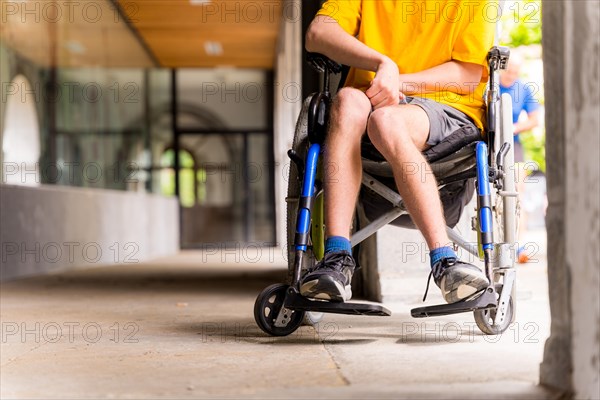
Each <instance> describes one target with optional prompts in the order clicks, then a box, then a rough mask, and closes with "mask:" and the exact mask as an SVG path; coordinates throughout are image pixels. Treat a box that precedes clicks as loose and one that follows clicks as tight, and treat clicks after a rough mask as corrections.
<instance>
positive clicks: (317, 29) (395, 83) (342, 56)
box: [306, 15, 483, 109]
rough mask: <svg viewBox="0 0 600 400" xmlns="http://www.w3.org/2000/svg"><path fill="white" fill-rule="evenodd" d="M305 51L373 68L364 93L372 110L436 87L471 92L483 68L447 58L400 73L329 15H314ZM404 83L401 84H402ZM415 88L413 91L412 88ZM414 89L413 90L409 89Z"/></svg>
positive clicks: (383, 56)
mask: <svg viewBox="0 0 600 400" xmlns="http://www.w3.org/2000/svg"><path fill="white" fill-rule="evenodd" d="M306 50H307V51H309V52H316V53H321V54H324V55H326V56H327V57H329V58H331V59H332V60H335V61H337V62H339V63H341V64H345V65H349V66H351V67H355V68H359V69H363V70H367V71H373V72H375V73H376V75H375V79H373V81H372V82H371V87H370V88H369V89H368V90H367V91H366V95H367V96H368V97H369V99H370V100H371V104H372V105H373V107H374V108H375V109H377V108H380V107H385V106H389V105H395V104H398V102H399V100H400V99H401V98H402V97H404V94H403V93H401V90H406V91H407V92H406V93H407V94H416V93H419V92H420V93H422V92H423V91H434V90H435V89H436V86H437V89H438V90H439V87H440V86H441V87H448V89H449V90H451V91H457V90H459V88H460V89H461V91H460V92H457V93H459V94H468V93H471V92H472V91H473V90H474V89H475V87H476V86H477V85H476V84H471V83H479V81H480V80H481V74H482V72H483V67H482V66H480V65H477V64H470V63H464V62H458V61H450V62H447V63H444V64H442V65H438V66H436V67H434V68H430V69H428V70H425V71H421V72H418V73H414V74H404V75H400V71H399V70H398V65H397V64H396V63H395V62H394V61H393V60H392V59H391V58H389V57H388V56H386V55H384V54H381V53H379V52H377V51H375V50H373V49H371V48H370V47H368V46H367V45H365V44H364V43H362V42H360V41H359V40H358V39H356V38H355V37H353V36H352V35H350V34H348V33H347V32H346V31H344V30H343V29H342V28H341V27H340V26H339V24H338V23H337V21H336V20H334V19H333V18H331V17H327V16H322V15H319V16H317V17H316V18H315V19H314V21H313V22H312V23H311V25H310V27H309V28H308V31H307V33H306ZM401 86H403V87H401ZM415 87H416V90H415ZM412 90H414V91H412Z"/></svg>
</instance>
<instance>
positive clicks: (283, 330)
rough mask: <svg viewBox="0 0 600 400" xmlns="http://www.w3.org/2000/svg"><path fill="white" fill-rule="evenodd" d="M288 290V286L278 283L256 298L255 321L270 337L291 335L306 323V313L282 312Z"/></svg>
mask: <svg viewBox="0 0 600 400" xmlns="http://www.w3.org/2000/svg"><path fill="white" fill-rule="evenodd" d="M288 288H289V286H288V285H284V284H281V283H277V284H274V285H271V286H269V287H267V288H266V289H264V290H263V291H262V292H261V293H260V294H259V295H258V297H257V298H256V302H255V303H254V320H255V321H256V324H257V325H258V327H259V328H260V329H262V330H263V332H265V333H268V334H269V335H272V336H287V335H290V334H291V333H293V332H294V331H295V330H296V329H298V327H299V326H300V325H301V324H302V321H304V311H297V310H289V309H284V310H283V312H281V311H282V310H281V309H282V307H283V302H284V300H285V294H286V292H287V290H288ZM280 314H281V315H280Z"/></svg>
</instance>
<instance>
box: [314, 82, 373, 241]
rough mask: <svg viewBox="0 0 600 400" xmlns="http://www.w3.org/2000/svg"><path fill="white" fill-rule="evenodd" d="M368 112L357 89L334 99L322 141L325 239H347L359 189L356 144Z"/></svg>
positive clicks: (345, 92) (357, 148) (365, 99)
mask: <svg viewBox="0 0 600 400" xmlns="http://www.w3.org/2000/svg"><path fill="white" fill-rule="evenodd" d="M370 112H371V103H370V102H369V98H368V97H367V96H366V95H365V94H364V93H363V92H362V91H360V90H358V89H354V88H344V89H342V90H341V91H340V92H339V93H338V95H337V96H336V98H335V100H334V103H333V107H332V110H331V115H330V120H329V132H328V134H327V140H326V142H325V150H324V152H325V153H324V167H325V177H324V178H325V182H324V190H325V191H324V193H325V229H326V232H325V233H326V236H328V237H330V236H342V237H345V238H349V236H350V225H351V223H352V217H353V215H354V210H355V207H356V199H357V197H358V191H359V190H360V184H361V176H362V161H361V158H360V141H361V138H362V136H363V135H364V133H365V131H366V129H367V121H368V119H369V114H370Z"/></svg>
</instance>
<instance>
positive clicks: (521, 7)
mask: <svg viewBox="0 0 600 400" xmlns="http://www.w3.org/2000/svg"><path fill="white" fill-rule="evenodd" d="M502 28H503V29H502V30H503V35H502V37H501V38H500V42H501V44H502V45H504V46H509V47H512V48H514V47H519V46H528V45H531V44H541V43H542V3H541V0H520V1H513V2H510V3H508V4H506V6H505V8H504V14H503V17H502Z"/></svg>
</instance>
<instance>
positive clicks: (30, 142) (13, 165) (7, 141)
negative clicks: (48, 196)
mask: <svg viewBox="0 0 600 400" xmlns="http://www.w3.org/2000/svg"><path fill="white" fill-rule="evenodd" d="M10 86H11V87H12V88H13V89H14V90H15V94H13V95H11V96H8V99H7V102H6V110H5V111H6V112H5V115H6V121H5V123H4V130H3V132H2V153H3V167H2V183H8V184H12V185H28V186H35V185H39V184H40V181H41V180H40V176H39V169H40V168H39V158H40V127H39V122H38V115H37V110H36V107H35V106H36V101H35V95H34V94H33V91H32V87H31V84H30V83H29V81H28V80H27V78H25V76H23V75H17V76H16V77H15V78H14V79H13V81H12V82H11V83H10Z"/></svg>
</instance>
